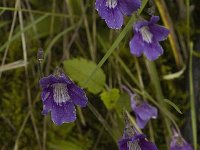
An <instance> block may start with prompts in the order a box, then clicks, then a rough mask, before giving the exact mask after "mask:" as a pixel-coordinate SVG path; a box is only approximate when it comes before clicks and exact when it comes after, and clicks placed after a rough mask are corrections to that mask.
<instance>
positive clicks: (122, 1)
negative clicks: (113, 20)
mask: <svg viewBox="0 0 200 150" xmlns="http://www.w3.org/2000/svg"><path fill="white" fill-rule="evenodd" d="M118 2H119V8H120V10H121V12H122V13H123V14H124V15H126V16H128V15H131V14H132V13H133V12H135V11H137V10H138V9H139V8H140V6H141V1H140V0H119V1H118Z"/></svg>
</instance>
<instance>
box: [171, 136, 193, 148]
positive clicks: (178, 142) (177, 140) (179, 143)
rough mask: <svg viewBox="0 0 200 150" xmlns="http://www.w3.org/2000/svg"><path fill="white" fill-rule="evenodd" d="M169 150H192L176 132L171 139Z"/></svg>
mask: <svg viewBox="0 0 200 150" xmlns="http://www.w3.org/2000/svg"><path fill="white" fill-rule="evenodd" d="M170 150H193V148H192V147H191V146H190V144H188V143H187V142H186V141H185V139H184V138H183V137H182V136H181V135H180V134H178V133H177V132H176V133H175V134H174V136H173V138H172V140H171V143H170Z"/></svg>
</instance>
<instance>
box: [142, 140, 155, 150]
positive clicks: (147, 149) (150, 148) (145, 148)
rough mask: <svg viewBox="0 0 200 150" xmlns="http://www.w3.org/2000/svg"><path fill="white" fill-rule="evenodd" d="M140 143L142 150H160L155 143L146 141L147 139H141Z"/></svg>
mask: <svg viewBox="0 0 200 150" xmlns="http://www.w3.org/2000/svg"><path fill="white" fill-rule="evenodd" d="M139 145H140V148H141V150H158V149H157V147H156V145H155V144H154V143H152V142H149V141H146V140H145V139H141V140H140V141H139Z"/></svg>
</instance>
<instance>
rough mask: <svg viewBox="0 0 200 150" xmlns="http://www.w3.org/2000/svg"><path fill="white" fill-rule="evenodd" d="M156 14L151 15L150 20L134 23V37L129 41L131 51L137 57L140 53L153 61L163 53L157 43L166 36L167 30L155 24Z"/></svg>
mask: <svg viewBox="0 0 200 150" xmlns="http://www.w3.org/2000/svg"><path fill="white" fill-rule="evenodd" d="M158 21H159V17H158V16H152V17H151V20H150V21H146V20H144V21H138V22H137V23H135V25H134V29H133V30H134V37H133V38H132V40H131V41H130V43H129V46H130V50H131V53H132V54H133V55H135V56H137V57H139V56H141V55H142V53H144V54H145V55H146V57H147V58H148V59H149V60H150V61H153V60H155V59H157V58H158V57H159V56H160V55H162V54H163V48H162V47H161V45H160V44H159V42H160V41H163V40H165V39H166V38H167V36H168V34H169V30H168V29H166V28H165V27H164V26H160V25H157V24H156V23H157V22H158Z"/></svg>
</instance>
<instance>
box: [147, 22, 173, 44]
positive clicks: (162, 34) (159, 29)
mask: <svg viewBox="0 0 200 150" xmlns="http://www.w3.org/2000/svg"><path fill="white" fill-rule="evenodd" d="M149 31H150V32H151V33H152V34H153V37H154V39H155V40H156V41H163V40H165V39H166V38H167V36H168V34H169V30H168V29H167V28H165V27H163V26H160V25H156V24H154V25H151V26H150V27H149Z"/></svg>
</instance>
